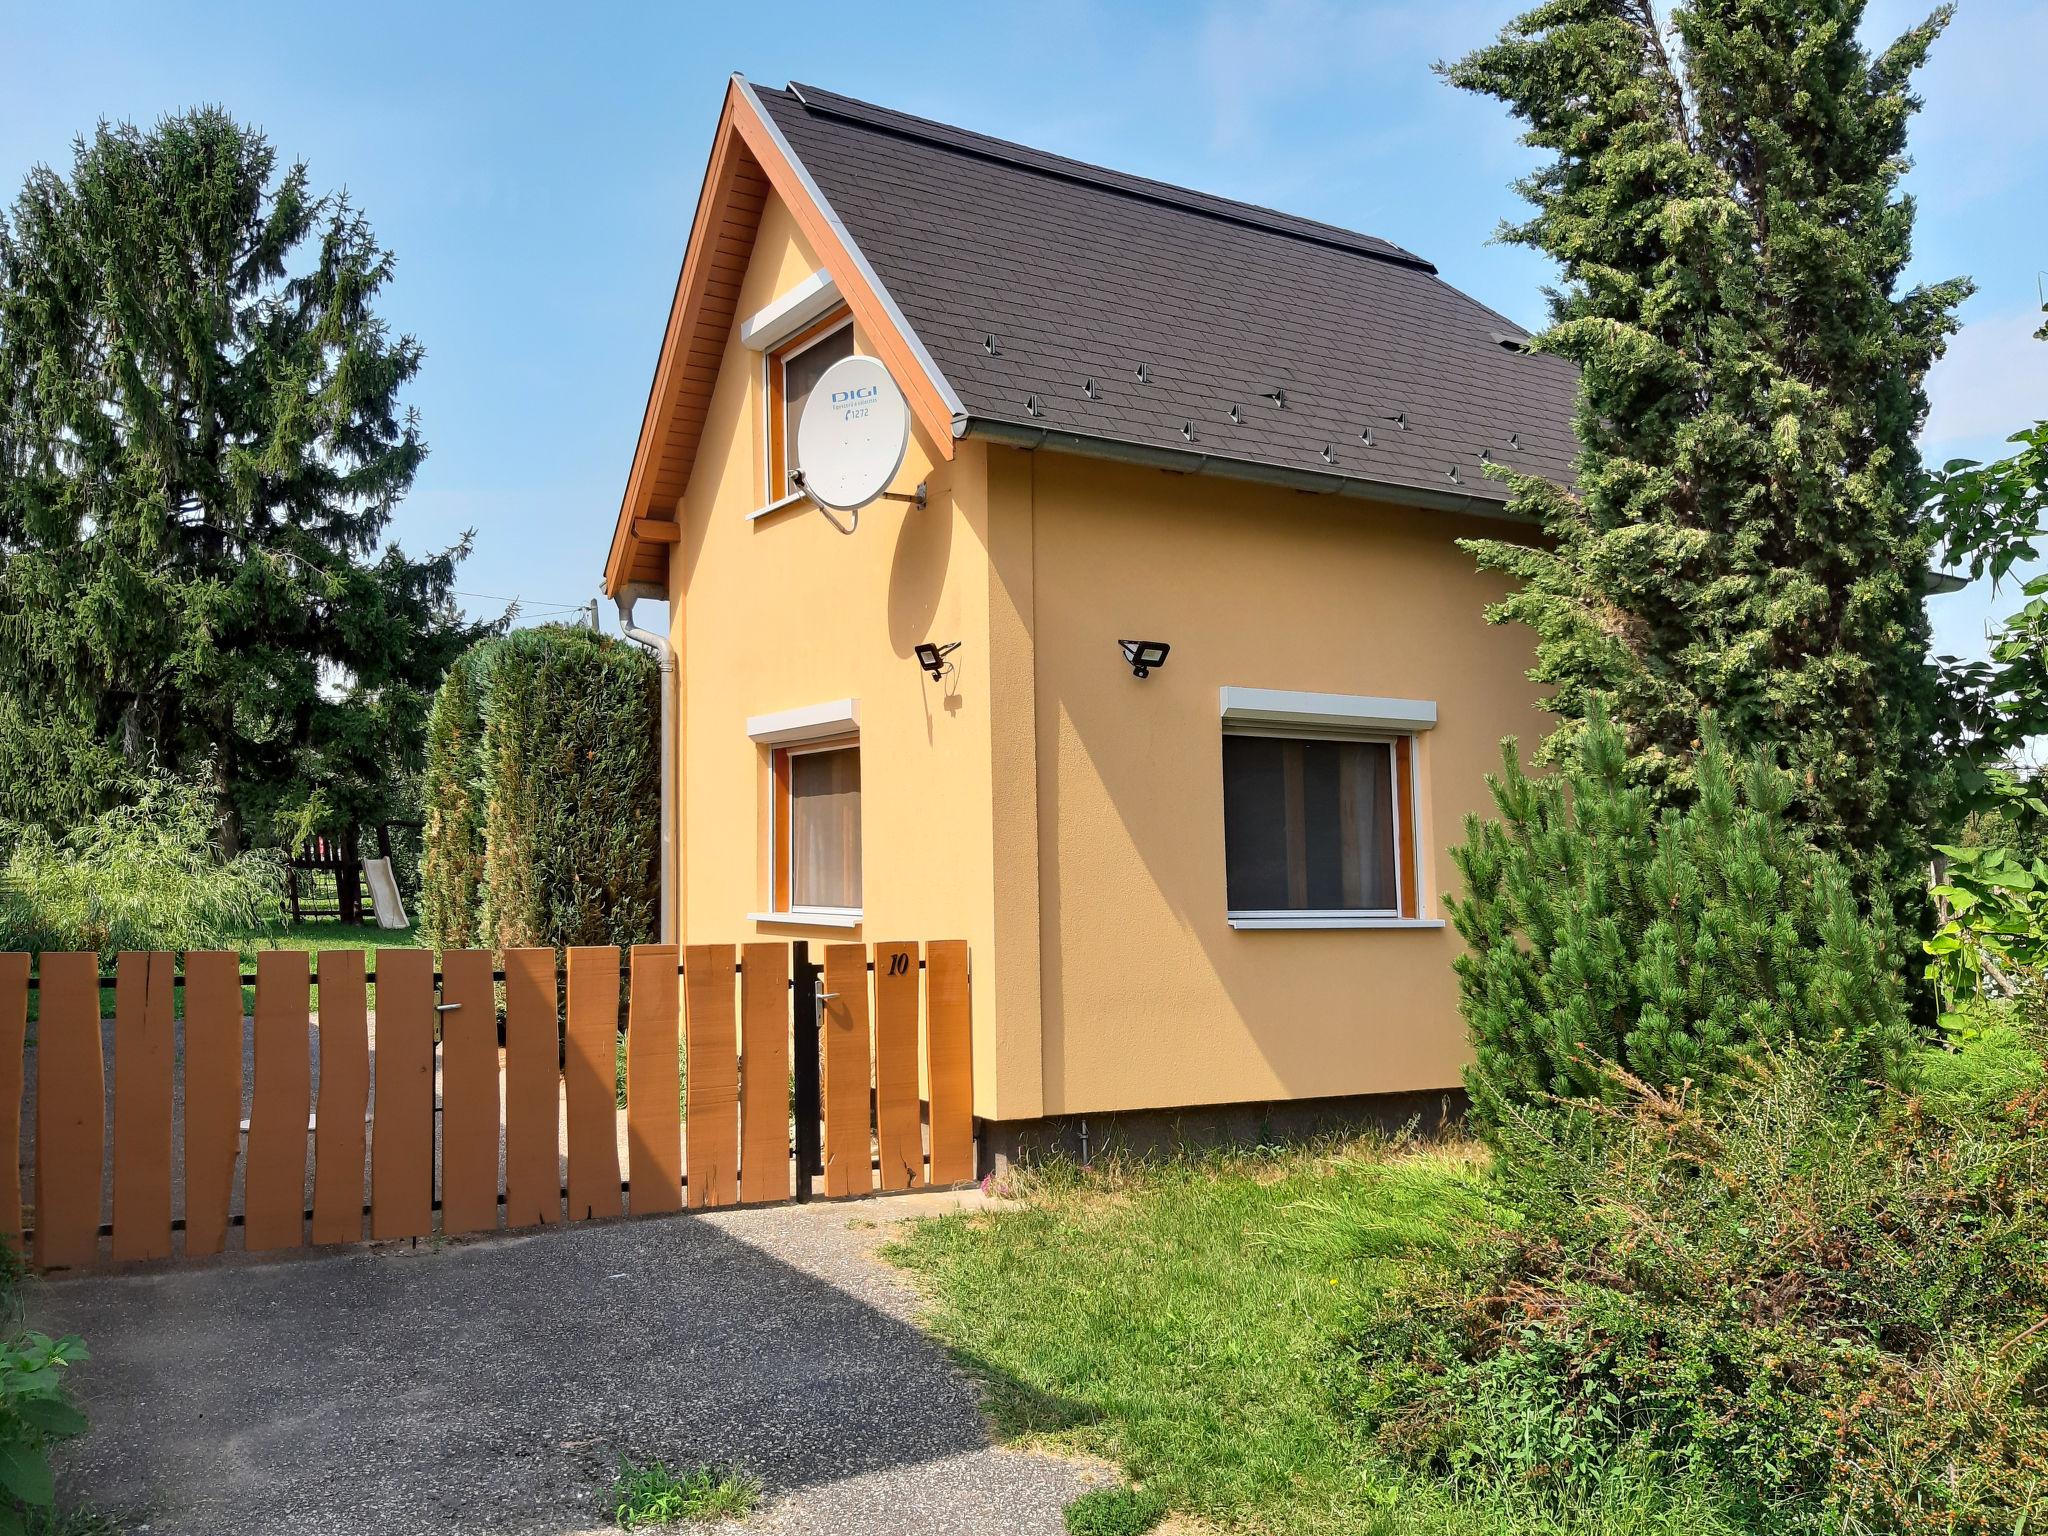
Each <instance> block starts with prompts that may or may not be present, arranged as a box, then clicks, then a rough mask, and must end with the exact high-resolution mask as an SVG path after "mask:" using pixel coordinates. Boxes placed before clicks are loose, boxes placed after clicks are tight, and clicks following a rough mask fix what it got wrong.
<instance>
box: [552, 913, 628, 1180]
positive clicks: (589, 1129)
mask: <svg viewBox="0 0 2048 1536" xmlns="http://www.w3.org/2000/svg"><path fill="white" fill-rule="evenodd" d="M568 1017H569V1022H568V1027H567V1042H566V1060H565V1063H564V1066H563V1069H562V1078H563V1090H564V1093H565V1095H566V1096H567V1098H568V1101H569V1219H570V1220H572V1221H584V1220H587V1219H589V1218H590V1217H592V1216H616V1215H618V1214H619V1211H620V1210H621V1208H622V1207H621V1205H620V1201H619V1121H618V1098H617V1089H616V1087H615V1086H614V1073H615V1071H616V1062H617V1059H618V1057H617V1052H618V1045H619V952H618V950H617V949H615V948H613V947H612V946H611V945H608V944H602V945H590V946H587V947H579V948H575V949H572V950H570V951H569V1015H568Z"/></svg>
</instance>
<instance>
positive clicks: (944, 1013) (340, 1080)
mask: <svg viewBox="0 0 2048 1536" xmlns="http://www.w3.org/2000/svg"><path fill="white" fill-rule="evenodd" d="M312 959H313V957H311V956H309V955H307V954H306V953H304V952H301V951H293V950H271V951H266V952H264V953H263V954H261V955H260V956H259V957H258V959H257V964H256V971H255V975H254V976H253V978H250V977H245V976H244V975H243V974H242V971H241V965H240V960H239V958H238V957H237V956H236V955H234V954H231V953H193V954H191V955H188V956H187V957H186V961H185V969H184V973H183V974H182V975H179V974H178V973H177V971H176V968H175V965H174V963H173V962H174V957H172V956H170V955H168V954H123V955H121V956H120V957H119V959H118V961H117V964H116V966H115V971H114V976H113V978H112V982H111V985H112V991H113V996H114V1008H113V1014H112V1030H111V1036H110V1038H109V1037H108V1036H107V1034H106V1033H105V1029H104V1025H103V1022H102V1012H103V1009H102V989H103V987H104V986H105V985H106V984H107V983H106V980H105V979H104V978H102V977H101V976H100V974H99V969H98V963H97V959H96V957H95V956H93V955H90V954H46V955H44V956H42V957H41V963H40V966H39V967H38V968H37V969H38V974H36V975H33V976H32V975H31V974H30V964H29V957H28V956H26V955H19V954H0V1138H7V1137H11V1138H12V1140H13V1142H14V1144H15V1145H17V1146H19V1145H20V1144H21V1142H22V1139H23V1138H22V1114H23V1105H24V1090H25V1088H32V1089H33V1098H32V1101H31V1102H32V1103H33V1107H34V1117H35V1134H34V1148H33V1157H32V1159H30V1158H28V1157H17V1158H15V1159H10V1160H7V1161H6V1162H5V1165H4V1168H0V1233H4V1235H5V1236H6V1238H7V1239H8V1240H9V1241H10V1242H12V1243H14V1244H15V1245H16V1246H17V1247H18V1248H22V1249H23V1251H25V1252H27V1253H29V1254H30V1255H31V1257H32V1258H33V1261H34V1262H35V1264H36V1265H37V1266H38V1267H41V1268H44V1269H58V1268H70V1267H78V1266H83V1265H90V1264H93V1263H95V1262H97V1261H99V1260H100V1259H101V1258H102V1257H110V1258H112V1259H114V1260H117V1261H118V1260H134V1259H161V1258H167V1257H171V1256H174V1255H176V1254H184V1255H188V1256H195V1257H196V1256H198V1255H201V1254H210V1253H218V1252H220V1251H221V1250H222V1249H223V1248H224V1247H226V1246H227V1243H228V1238H229V1235H230V1233H231V1231H232V1229H233V1228H234V1227H235V1226H236V1225H237V1224H239V1225H240V1226H241V1228H242V1236H243V1244H242V1245H243V1246H244V1247H245V1248H247V1249H250V1250H252V1251H254V1250H268V1249H283V1248H295V1247H299V1246H302V1245H304V1244H305V1243H307V1242H308V1241H309V1240H310V1241H311V1242H313V1243H318V1244H327V1243H352V1242H360V1241H362V1240H363V1239H364V1238H365V1237H368V1238H369V1239H370V1240H373V1241H384V1240H389V1239H395V1238H419V1237H425V1236H428V1235H430V1234H431V1233H433V1232H435V1231H436V1230H438V1231H440V1232H442V1233H444V1234H450V1235H452V1234H458V1233H467V1232H482V1231H489V1230H492V1229H494V1228H496V1227H497V1226H499V1224H500V1223H501V1222H502V1223H503V1224H504V1225H506V1226H510V1227H530V1226H535V1225H541V1224H546V1223H550V1222H558V1221H562V1220H564V1219H565V1218H566V1219H568V1220H572V1221H584V1220H590V1219H594V1218H599V1217H617V1216H619V1215H621V1214H625V1213H626V1212H627V1211H630V1213H631V1214H632V1215H635V1216H641V1215H647V1214H650V1213H658V1212H664V1211H676V1210H680V1209H683V1208H684V1207H685V1206H687V1207H690V1208H700V1207H707V1206H720V1205H730V1204H733V1203H735V1202H740V1201H746V1202H753V1201H773V1200H787V1199H790V1198H791V1197H792V1196H794V1197H796V1198H799V1199H802V1198H806V1197H807V1196H808V1195H809V1194H810V1193H811V1189H812V1184H813V1180H814V1178H816V1177H817V1176H819V1175H822V1179H823V1185H824V1193H825V1194H827V1195H851V1194H860V1193H865V1192H867V1191H869V1190H872V1189H875V1188H881V1189H884V1190H897V1189H908V1188H912V1187H915V1186H917V1185H921V1184H925V1183H927V1182H929V1183H933V1184H951V1183H958V1182H961V1181H964V1180H967V1179H971V1178H972V1177H973V1176H974V1144H973V1137H974V1127H973V1118H972V1116H973V1111H972V1075H971V1043H970V1042H971V1026H970V1021H969V1017H968V970H967V946H966V945H965V944H964V943H961V942H958V941H934V942H931V943H928V944H925V945H923V946H922V947H921V948H920V946H919V945H917V944H877V945H875V946H874V947H873V949H872V951H871V950H870V949H869V948H868V947H867V946H864V945H860V944H831V945H827V946H825V953H824V963H823V965H822V966H819V965H817V964H814V963H813V962H812V961H811V959H810V953H809V947H808V946H807V945H805V944H803V943H796V944H787V943H759V944H747V945H744V946H742V947H740V948H739V949H738V950H735V947H734V946H732V945H729V944H727V945H715V944H712V945H691V946H689V947H687V948H685V949H683V950H681V951H678V949H677V948H676V947H674V946H672V945H643V946H638V947H635V948H634V949H633V950H632V951H631V952H630V955H629V956H628V960H629V965H630V971H629V974H628V977H627V985H626V988H625V992H624V1000H625V1002H626V1008H625V1015H624V1016H625V1020H626V1025H625V1034H624V1040H625V1059H626V1107H625V1109H624V1110H623V1111H620V1110H619V1109H618V1107H617V1101H616V1098H615V1087H614V1062H615V1054H616V1052H617V1048H618V1043H619V1039H620V1018H621V1009H620V1003H621V1000H622V993H621V970H620V960H621V956H620V953H619V951H618V950H617V949H613V948H590V949H571V950H570V951H568V956H567V965H566V967H565V969H564V970H563V971H561V972H557V970H556V968H555V956H554V952H553V951H552V950H546V949H515V950H507V951H505V952H504V956H503V967H502V969H497V968H495V967H494V956H493V954H492V953H491V952H490V951H488V950H450V951H447V952H446V953H445V954H444V955H443V956H442V961H441V969H440V971H438V972H437V971H436V970H435V969H434V959H433V956H432V954H431V953H430V952H428V951H426V950H420V949H385V950H379V951H377V954H376V967H375V969H374V970H371V969H369V968H368V967H367V965H366V957H365V955H364V953H363V952H362V951H360V950H339V951H327V952H323V953H321V954H320V955H319V956H318V957H317V963H316V964H310V965H309V961H311V960H312ZM248 981H253V984H254V988H255V1006H254V1011H253V1013H251V1014H247V1015H245V1013H244V1008H243V1000H244V994H243V987H244V984H245V982H248ZM564 981H566V987H565V988H564V987H563V985H562V983H563V982H564ZM314 985H317V986H318V988H319V992H318V1012H317V1020H316V1016H315V1014H314V1012H313V1009H312V1006H311V1005H312V997H311V995H310V992H309V988H310V987H312V986H314ZM373 985H374V987H375V993H374V999H375V1008H374V1011H373V1010H372V1008H371V1006H370V1003H371V997H372V994H371V990H370V989H371V987H372V986H373ZM500 987H502V994H501V993H500V992H499V988H500ZM179 989H182V991H183V998H184V1006H183V1009H182V1018H180V1017H179V1014H180V1010H179V1009H178V1007H177V1005H176V994H177V992H178V991H179ZM31 992H35V993H37V994H38V1006H37V1009H36V1015H37V1016H36V1020H35V1025H34V1034H33V1036H32V1037H30V1036H29V1035H28V1014H29V1008H28V1001H29V997H30V994H31ZM564 993H566V996H564ZM501 995H502V1012H501V1009H500V1004H499V997H500V996H501ZM245 1030H246V1031H247V1034H245ZM109 1043H110V1044H111V1054H109V1052H108V1050H107V1045H108V1044H109ZM245 1055H246V1056H247V1057H248V1058H249V1059H250V1060H251V1061H252V1062H253V1073H252V1076H253V1084H252V1085H251V1086H250V1088H249V1091H248V1092H247V1094H246V1096H245V1088H244V1082H243V1071H244V1059H245ZM437 1057H438V1063H437ZM316 1062H317V1066H318V1076H317V1081H318V1096H317V1102H316V1099H315V1094H314V1081H315V1074H314V1066H315V1063H316ZM437 1066H438V1070H437ZM110 1074H111V1081H112V1085H113V1089H112V1093H111V1094H109V1093H108V1091H107V1083H108V1081H109V1075H110ZM437 1082H438V1092H437ZM181 1089H182V1092H181V1091H180V1090H181ZM679 1099H680V1100H681V1101H682V1102H679ZM245 1102H246V1104H247V1118H246V1120H244V1118H243V1116H244V1104H245ZM181 1106H182V1110H181ZM621 1122H623V1141H624V1149H625V1150H624V1157H623V1167H622V1165H621V1164H622V1159H621V1154H620V1141H621ZM110 1132H111V1156H109V1155H108V1153H109V1150H110V1149H109V1146H108V1141H109V1134H110ZM180 1132H182V1135H180V1134H179V1133H180ZM180 1142H182V1162H181V1163H180V1164H177V1166H176V1169H175V1171H178V1172H181V1173H182V1178H174V1177H173V1173H174V1160H175V1159H176V1158H177V1152H176V1151H175V1149H176V1148H177V1147H178V1146H179V1144H180ZM4 1144H5V1142H4V1141H0V1145H4ZM238 1163H239V1165H240V1167H241V1170H242V1175H243V1177H242V1181H241V1182H242V1198H241V1200H240V1201H239V1202H237V1201H236V1199H235V1198H234V1196H235V1186H236V1178H235V1175H236V1169H237V1164H238ZM24 1165H29V1171H30V1173H31V1180H32V1190H31V1192H30V1193H31V1194H32V1199H33V1207H32V1220H31V1221H29V1222H28V1223H26V1229H25V1224H24V1220H23V1215H24V1201H23V1196H24V1190H23V1187H22V1173H23V1171H24ZM180 1191H182V1199H179V1198H174V1196H175V1195H177V1194H178V1192H180ZM437 1214H438V1225H437V1221H436V1217H437ZM109 1217H110V1219H108V1218H109ZM180 1232H182V1242H180V1241H179V1238H178V1234H179V1233H180ZM102 1238H105V1239H108V1242H107V1246H106V1249H105V1252H104V1254H103V1252H102V1246H101V1240H102Z"/></svg>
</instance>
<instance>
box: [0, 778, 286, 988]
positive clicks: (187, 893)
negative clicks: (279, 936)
mask: <svg viewBox="0 0 2048 1536" xmlns="http://www.w3.org/2000/svg"><path fill="white" fill-rule="evenodd" d="M211 833H212V828H211V826H210V824H209V819H208V815H207V807H206V803H205V800H204V798H203V797H202V796H201V794H200V793H199V791H198V790H197V789H196V788H195V787H193V786H191V785H189V784H185V783H183V782H181V781H177V780H159V781H157V782H155V783H153V784H151V785H149V786H148V787H147V788H145V789H144V791H143V792H142V795H141V798H140V799H139V800H137V802H136V803H135V804H133V805H125V806H116V807H115V808H114V809H112V810H108V811H103V812H101V813H100V814H99V815H98V816H96V817H94V818H93V819H92V820H90V821H88V822H86V823H84V824H83V825H81V826H80V827H79V828H78V829H77V830H76V831H74V832H72V833H71V834H70V835H69V836H67V837H65V838H63V839H62V840H61V841H60V840H58V839H56V838H54V837H52V836H51V835H50V834H49V833H48V832H46V831H44V830H43V829H42V828H41V827H37V826H30V827H24V828H21V829H19V831H18V832H17V834H16V836H15V838H14V842H13V846H12V848H11V849H10V850H9V852H8V855H7V861H6V863H5V865H4V866H0V950H86V949H89V950H96V951H98V952H99V953H100V955H101V956H102V957H103V958H104V957H108V956H111V955H113V954H114V953H115V952H116V951H119V950H124V949H170V950H189V949H210V948H232V947H234V942H235V939H236V937H237V935H239V934H242V933H246V932H247V931H248V930H249V929H251V928H256V927H260V926H262V925H263V924H264V923H267V922H272V921H275V920H276V918H277V916H278V911H279V903H280V902H281V901H282V899H283V889H284V880H283V866H282V864H281V863H280V862H279V861H278V858H277V856H276V855H275V854H272V853H268V852H250V853H243V854H239V855H237V856H236V857H235V858H232V859H226V860H223V859H221V858H220V857H218V856H217V855H216V854H215V853H214V851H213V845H212V836H211Z"/></svg>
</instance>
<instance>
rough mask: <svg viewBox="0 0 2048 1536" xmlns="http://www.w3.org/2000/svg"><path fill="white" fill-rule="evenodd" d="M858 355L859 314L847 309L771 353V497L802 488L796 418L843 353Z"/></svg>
mask: <svg viewBox="0 0 2048 1536" xmlns="http://www.w3.org/2000/svg"><path fill="white" fill-rule="evenodd" d="M851 356H853V317H852V316H850V315H848V314H846V313H845V312H844V311H841V312H840V313H839V314H837V315H832V316H828V317H827V318H826V319H824V320H821V321H819V322H818V324H816V325H814V326H811V327H810V328H809V329H808V330H804V331H800V332H798V333H797V334H796V335H795V336H793V337H791V338H790V339H789V340H788V341H786V342H784V343H783V344H782V345H781V346H779V347H777V348H776V349H775V350H774V351H772V352H770V353H769V354H768V359H767V364H768V421H767V424H766V425H767V436H768V499H769V501H771V502H775V501H780V500H782V499H783V498H784V497H785V496H788V495H790V494H791V493H792V492H793V491H794V490H795V489H796V488H795V486H793V485H792V484H791V483H790V478H789V477H790V472H791V471H792V470H794V469H797V468H799V467H800V466H799V465H798V464H797V462H796V424H797V422H798V421H799V420H801V419H802V417H803V414H804V402H805V401H807V400H809V399H810V398H811V390H812V389H813V388H815V387H816V385H817V382H818V380H819V379H820V378H822V377H823V376H824V373H825V370H826V369H827V368H830V367H831V366H832V365H833V364H834V363H836V362H838V361H839V360H840V359H841V358H847V357H851Z"/></svg>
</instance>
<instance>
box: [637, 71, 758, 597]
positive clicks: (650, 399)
mask: <svg viewBox="0 0 2048 1536" xmlns="http://www.w3.org/2000/svg"><path fill="white" fill-rule="evenodd" d="M743 102H744V98H743V97H742V96H741V94H740V89H739V85H738V83H737V82H733V83H730V84H728V85H727V86H726V88H725V104H724V106H722V107H721V108H720V109H719V113H718V130H717V132H716V133H715V134H714V135H713V136H712V140H711V160H710V163H709V164H708V165H706V167H705V169H704V185H703V186H702V187H701V188H700V189H699V190H698V193H697V216H696V218H695V220H694V221H693V222H692V223H691V225H690V243H689V246H688V248H687V249H686V250H685V251H684V253H683V269H682V271H681V272H680V273H679V274H678V275H677V277H676V292H675V298H674V300H673V301H671V303H670V304H669V311H668V329H667V331H666V332H664V333H663V335H662V341H661V355H660V357H659V358H658V359H657V360H656V362H655V365H654V382H653V383H652V384H651V385H650V386H649V387H648V391H647V410H646V412H645V414H644V415H642V417H641V419H640V441H639V443H638V444H637V445H636V446H635V447H634V450H633V469H632V472H631V473H630V474H629V475H628V476H627V477H626V494H625V497H624V499H623V500H622V501H621V502H620V504H619V518H618V523H617V525H616V526H615V527H614V528H613V530H612V546H611V552H610V554H609V555H608V556H607V557H606V559H605V566H604V589H605V591H606V592H607V593H616V592H617V591H618V590H619V588H620V587H621V586H623V585H624V584H625V580H626V573H627V572H628V571H630V570H631V569H632V565H633V557H634V555H635V554H636V553H637V552H638V546H639V540H638V539H637V538H635V537H634V535H633V519H634V518H635V517H637V516H638V515H639V514H640V511H641V508H642V504H643V501H644V498H645V495H646V488H647V484H648V482H649V481H650V480H651V479H652V478H653V476H654V474H655V472H656V467H655V461H656V460H657V459H658V458H659V457H660V452H661V440H662V438H663V437H664V436H666V433H667V426H668V418H669V413H670V411H671V410H672V409H673V406H674V396H675V387H676V382H677V377H678V373H679V370H680V368H681V365H682V359H683V358H684V357H685V356H687V355H688V352H689V341H690V336H691V334H692V332H693V331H694V330H695V329H696V327H695V323H694V322H695V319H696V311H697V308H698V306H699V305H700V304H701V303H702V302H703V298H704V286H705V280H706V278H707V276H708V274H709V272H710V267H711V261H710V255H711V251H712V250H713V248H714V247H715V246H716V244H717V230H718V224H719V221H718V219H717V217H716V215H717V213H718V210H719V205H720V204H721V203H722V202H723V201H724V200H725V197H726V194H727V193H728V192H729V190H730V188H731V182H732V173H733V161H734V157H735V156H736V155H737V154H738V153H739V150H740V141H739V137H738V135H736V134H735V133H734V132H733V120H734V116H735V114H736V112H737V111H738V110H739V109H740V108H741V107H742V106H743Z"/></svg>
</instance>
